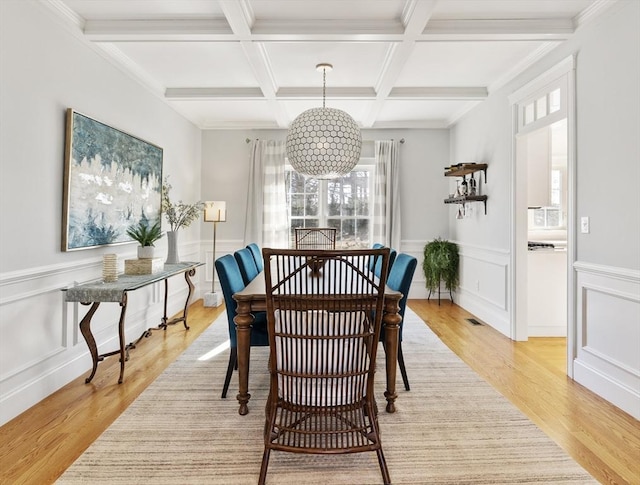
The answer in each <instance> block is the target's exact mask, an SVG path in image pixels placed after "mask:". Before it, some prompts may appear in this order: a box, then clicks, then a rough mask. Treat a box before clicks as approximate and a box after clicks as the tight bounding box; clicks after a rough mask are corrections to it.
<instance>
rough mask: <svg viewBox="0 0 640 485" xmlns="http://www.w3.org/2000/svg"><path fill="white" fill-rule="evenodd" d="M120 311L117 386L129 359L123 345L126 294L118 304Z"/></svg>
mask: <svg viewBox="0 0 640 485" xmlns="http://www.w3.org/2000/svg"><path fill="white" fill-rule="evenodd" d="M120 306H121V307H122V310H120V321H119V322H118V336H119V337H120V378H119V379H118V384H122V381H123V380H124V363H125V361H126V360H128V359H129V355H128V350H127V346H126V344H125V343H124V316H125V313H126V312H127V292H126V291H125V292H124V294H123V295H122V301H121V302H120Z"/></svg>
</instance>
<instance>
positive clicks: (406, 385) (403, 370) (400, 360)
mask: <svg viewBox="0 0 640 485" xmlns="http://www.w3.org/2000/svg"><path fill="white" fill-rule="evenodd" d="M398 364H399V365H400V373H401V374H402V382H404V388H405V389H406V390H407V391H410V390H411V388H410V387H409V378H408V377H407V368H406V367H405V366H404V355H403V354H402V342H398Z"/></svg>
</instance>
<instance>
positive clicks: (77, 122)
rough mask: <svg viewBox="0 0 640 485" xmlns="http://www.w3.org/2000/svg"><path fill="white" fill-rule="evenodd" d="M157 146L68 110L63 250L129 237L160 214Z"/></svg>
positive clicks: (128, 240) (158, 155) (115, 242)
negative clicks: (133, 228) (137, 226)
mask: <svg viewBox="0 0 640 485" xmlns="http://www.w3.org/2000/svg"><path fill="white" fill-rule="evenodd" d="M162 154H163V152H162V148H160V147H158V146H156V145H153V144H151V143H148V142H146V141H144V140H141V139H140V138H136V137H135V136H132V135H129V134H127V133H124V132H122V131H120V130H117V129H115V128H112V127H110V126H108V125H105V124H104V123H101V122H99V121H96V120H94V119H91V118H89V117H87V116H85V115H82V114H80V113H77V112H75V111H74V110H72V109H68V110H67V136H66V149H65V174H64V204H63V206H64V207H63V216H62V218H63V228H62V250H63V251H72V250H76V249H87V248H92V247H96V246H104V245H111V244H118V243H125V242H130V241H132V239H131V238H130V237H129V236H128V235H127V228H128V227H129V226H131V225H132V224H138V223H139V222H140V221H144V222H148V223H150V224H154V223H155V222H158V221H160V217H161V196H162Z"/></svg>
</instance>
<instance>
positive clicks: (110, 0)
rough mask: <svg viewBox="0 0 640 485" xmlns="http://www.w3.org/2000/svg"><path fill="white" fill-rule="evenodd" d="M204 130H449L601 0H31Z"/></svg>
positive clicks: (567, 32) (561, 37)
mask: <svg viewBox="0 0 640 485" xmlns="http://www.w3.org/2000/svg"><path fill="white" fill-rule="evenodd" d="M41 1H42V2H44V3H45V4H47V5H48V6H50V7H52V8H53V9H54V10H55V11H56V12H57V13H59V14H60V15H62V16H64V17H65V18H66V19H70V20H71V21H72V22H73V23H74V24H75V26H76V27H77V28H78V29H79V31H80V32H81V35H82V36H83V37H84V38H85V39H86V40H87V41H89V42H91V43H93V44H95V46H97V47H99V48H101V49H103V50H104V51H105V52H106V53H107V54H108V56H110V58H112V59H113V60H114V62H116V63H118V64H119V65H120V66H122V67H123V68H124V69H126V70H127V71H128V72H130V73H131V74H132V75H133V76H135V77H136V78H137V79H138V80H140V81H141V82H142V83H144V84H145V85H146V86H147V87H149V89H151V90H152V91H153V92H155V93H156V94H157V95H158V96H160V97H161V98H162V99H164V100H165V101H166V102H167V103H168V104H169V105H171V106H172V107H173V108H174V109H175V110H176V111H178V112H179V113H181V114H182V115H183V116H185V117H186V118H188V119H189V120H191V121H192V122H193V123H195V124H196V125H197V126H199V127H200V128H203V129H207V128H278V127H280V128H283V127H287V126H288V125H289V123H291V121H293V119H294V118H295V117H296V116H297V115H298V114H300V113H301V112H302V111H304V110H305V109H308V108H311V107H317V106H321V104H322V73H320V72H317V71H316V69H315V66H316V64H318V63H321V62H328V63H331V64H333V66H334V69H333V71H332V72H329V73H327V99H326V103H327V106H329V107H334V108H339V109H343V110H345V111H347V112H348V113H349V114H350V115H351V116H353V117H354V119H355V120H356V122H358V124H360V125H361V126H362V127H363V128H418V127H427V128H429V127H446V126H449V125H450V124H451V123H453V122H455V121H456V120H457V119H458V118H459V117H460V116H461V115H462V114H464V113H465V112H467V111H468V110H469V109H471V108H472V107H473V106H474V105H475V104H477V103H478V102H480V101H481V100H482V99H484V98H485V97H486V96H487V94H488V93H489V92H491V91H492V90H495V89H497V88H499V87H500V86H502V85H504V84H505V83H506V82H507V81H509V80H510V79H512V78H513V77H514V76H515V75H517V74H518V73H519V72H521V71H522V70H524V69H525V68H526V67H527V66H529V65H530V64H532V63H533V62H535V61H536V60H537V59H539V58H540V57H541V56H542V55H544V54H546V53H547V52H549V51H550V50H551V49H553V48H554V47H555V46H557V45H558V44H559V43H561V42H563V41H564V40H566V39H568V38H570V37H571V36H572V35H573V34H574V33H575V31H576V29H577V28H579V27H580V26H581V25H582V24H583V23H584V22H585V21H587V20H589V19H591V18H593V17H595V16H596V15H597V13H599V12H600V11H602V10H603V8H604V7H605V6H608V4H610V3H611V0H41Z"/></svg>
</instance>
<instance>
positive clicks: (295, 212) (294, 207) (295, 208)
mask: <svg viewBox="0 0 640 485" xmlns="http://www.w3.org/2000/svg"><path fill="white" fill-rule="evenodd" d="M295 216H304V195H303V194H292V195H291V217H295Z"/></svg>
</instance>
